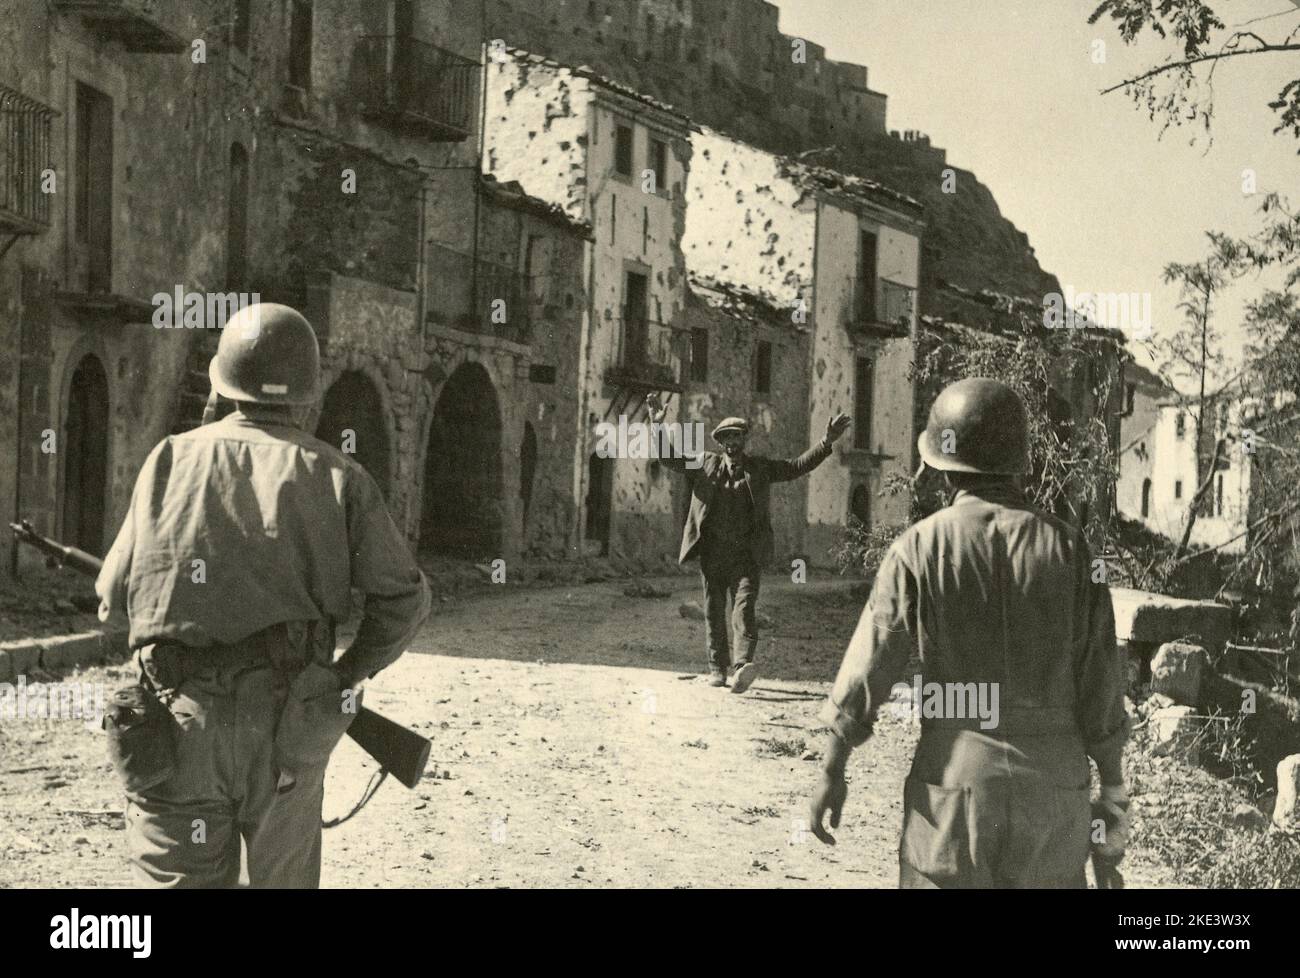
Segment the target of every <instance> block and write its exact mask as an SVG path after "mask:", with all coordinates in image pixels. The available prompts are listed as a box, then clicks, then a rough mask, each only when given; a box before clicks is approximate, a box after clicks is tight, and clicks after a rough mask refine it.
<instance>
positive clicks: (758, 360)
mask: <svg viewBox="0 0 1300 978" xmlns="http://www.w3.org/2000/svg"><path fill="white" fill-rule="evenodd" d="M754 359H755V363H754V367H755V369H754V390H756V391H757V392H758V393H760V394H770V393H771V392H772V344H771V342H770V341H768V340H759V341H758V351H757V356H756V357H755V358H754Z"/></svg>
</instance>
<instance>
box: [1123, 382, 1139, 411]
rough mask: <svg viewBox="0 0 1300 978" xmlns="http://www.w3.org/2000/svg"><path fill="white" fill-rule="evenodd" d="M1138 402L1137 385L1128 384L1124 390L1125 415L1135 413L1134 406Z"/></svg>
mask: <svg viewBox="0 0 1300 978" xmlns="http://www.w3.org/2000/svg"><path fill="white" fill-rule="evenodd" d="M1136 400H1137V385H1136V384H1127V385H1125V388H1124V413H1125V414H1132V413H1133V404H1134V402H1135V401H1136Z"/></svg>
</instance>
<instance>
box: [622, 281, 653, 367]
mask: <svg viewBox="0 0 1300 978" xmlns="http://www.w3.org/2000/svg"><path fill="white" fill-rule="evenodd" d="M649 284H650V283H649V279H648V278H647V276H645V275H643V274H642V273H640V272H628V273H627V277H626V279H625V280H624V284H623V361H622V362H623V365H624V366H634V365H637V364H644V363H645V362H646V360H647V359H648V357H649V352H650V322H649V320H650V307H649V301H648V298H649V291H650V290H649Z"/></svg>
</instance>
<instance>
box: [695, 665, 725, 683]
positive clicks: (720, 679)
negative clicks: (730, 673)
mask: <svg viewBox="0 0 1300 978" xmlns="http://www.w3.org/2000/svg"><path fill="white" fill-rule="evenodd" d="M700 678H702V679H704V680H705V681H706V682H707V683H708V684H709V685H710V686H725V685H727V674H726V673H725V672H723V671H722V670H721V669H719V668H718V667H717V666H714V667H713V668H712V669H710V670H709V674H708V676H707V677H705V676H702V677H700Z"/></svg>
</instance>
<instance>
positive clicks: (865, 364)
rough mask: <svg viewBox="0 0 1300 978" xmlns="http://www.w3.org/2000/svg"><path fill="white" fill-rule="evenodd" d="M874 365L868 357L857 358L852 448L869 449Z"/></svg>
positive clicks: (854, 381) (854, 383)
mask: <svg viewBox="0 0 1300 978" xmlns="http://www.w3.org/2000/svg"><path fill="white" fill-rule="evenodd" d="M874 380H875V364H874V363H872V361H871V359H870V358H868V357H858V362H857V370H856V372H855V375H854V378H853V447H854V448H861V449H864V450H867V451H870V449H871V402H872V394H873V392H872V387H873V386H874Z"/></svg>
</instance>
